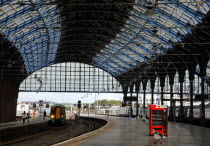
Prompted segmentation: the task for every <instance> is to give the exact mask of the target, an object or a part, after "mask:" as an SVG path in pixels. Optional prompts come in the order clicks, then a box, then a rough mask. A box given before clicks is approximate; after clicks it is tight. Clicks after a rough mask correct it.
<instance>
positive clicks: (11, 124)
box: [0, 117, 50, 130]
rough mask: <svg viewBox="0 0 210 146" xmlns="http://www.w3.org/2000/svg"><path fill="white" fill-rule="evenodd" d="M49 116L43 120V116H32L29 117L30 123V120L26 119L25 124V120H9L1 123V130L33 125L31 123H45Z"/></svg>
mask: <svg viewBox="0 0 210 146" xmlns="http://www.w3.org/2000/svg"><path fill="white" fill-rule="evenodd" d="M49 120H50V119H49V118H47V117H46V118H45V120H43V118H39V117H35V118H30V119H29V123H28V120H27V119H26V120H25V124H23V121H22V120H21V121H14V122H9V123H0V130H2V129H7V128H12V127H13V128H14V127H21V126H27V125H31V124H39V123H43V122H46V121H49Z"/></svg>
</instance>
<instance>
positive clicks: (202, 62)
mask: <svg viewBox="0 0 210 146" xmlns="http://www.w3.org/2000/svg"><path fill="white" fill-rule="evenodd" d="M199 51H200V54H203V55H200V56H198V63H199V67H200V73H199V75H200V78H201V109H200V111H201V112H200V119H201V120H200V125H201V126H206V124H207V121H206V119H205V118H206V117H205V99H204V82H205V77H206V68H207V64H208V62H209V55H208V54H207V52H206V51H204V50H199Z"/></svg>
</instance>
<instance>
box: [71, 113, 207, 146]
mask: <svg viewBox="0 0 210 146" xmlns="http://www.w3.org/2000/svg"><path fill="white" fill-rule="evenodd" d="M109 119H110V120H113V121H114V122H115V123H116V125H115V127H114V128H113V129H111V130H109V131H108V132H106V133H103V134H101V135H99V136H96V137H93V138H91V139H90V138H89V139H88V138H87V140H84V141H82V142H80V143H79V144H78V143H77V144H74V145H78V146H99V145H100V146H153V145H154V146H156V145H157V144H156V141H155V139H154V138H153V136H149V134H148V133H149V125H148V124H147V123H142V122H140V121H137V120H135V119H132V120H130V119H124V118H117V117H110V118H109ZM161 146H210V129H209V128H204V127H199V126H193V125H189V124H182V123H171V122H169V131H168V137H167V139H166V140H163V141H162V143H161Z"/></svg>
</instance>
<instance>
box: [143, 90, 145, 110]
mask: <svg viewBox="0 0 210 146" xmlns="http://www.w3.org/2000/svg"><path fill="white" fill-rule="evenodd" d="M145 99H146V90H144V97H143V109H145V107H146V106H145Z"/></svg>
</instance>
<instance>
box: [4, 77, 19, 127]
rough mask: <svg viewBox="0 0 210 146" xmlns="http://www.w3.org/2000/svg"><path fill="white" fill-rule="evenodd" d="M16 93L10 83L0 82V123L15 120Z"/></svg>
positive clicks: (16, 90) (14, 87)
mask: <svg viewBox="0 0 210 146" xmlns="http://www.w3.org/2000/svg"><path fill="white" fill-rule="evenodd" d="M18 92H19V91H18V87H17V86H15V85H14V84H13V83H12V81H9V80H6V79H2V80H0V123H5V122H12V121H15V120H16V107H17V98H18Z"/></svg>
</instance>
